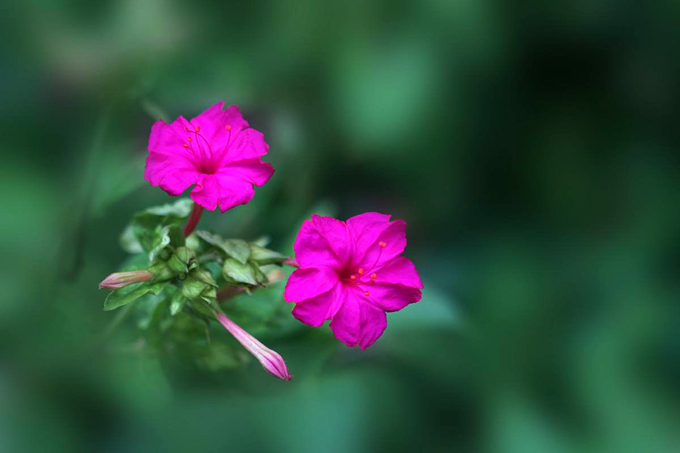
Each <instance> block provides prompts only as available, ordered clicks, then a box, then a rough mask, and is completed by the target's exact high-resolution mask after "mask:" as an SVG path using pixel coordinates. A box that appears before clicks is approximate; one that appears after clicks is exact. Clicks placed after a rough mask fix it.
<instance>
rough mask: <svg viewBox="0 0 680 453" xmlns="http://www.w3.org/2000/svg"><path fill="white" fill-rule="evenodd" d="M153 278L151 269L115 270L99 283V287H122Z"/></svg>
mask: <svg viewBox="0 0 680 453" xmlns="http://www.w3.org/2000/svg"><path fill="white" fill-rule="evenodd" d="M152 278H153V274H152V273H151V272H149V271H131V272H114V273H113V274H111V275H109V276H108V277H106V278H105V279H104V281H103V282H101V283H100V284H99V289H120V288H124V287H125V286H128V285H132V284H133V283H139V282H146V281H148V280H151V279H152Z"/></svg>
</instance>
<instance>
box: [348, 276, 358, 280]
mask: <svg viewBox="0 0 680 453" xmlns="http://www.w3.org/2000/svg"><path fill="white" fill-rule="evenodd" d="M349 278H350V279H351V280H356V279H357V276H356V275H350V276H349Z"/></svg>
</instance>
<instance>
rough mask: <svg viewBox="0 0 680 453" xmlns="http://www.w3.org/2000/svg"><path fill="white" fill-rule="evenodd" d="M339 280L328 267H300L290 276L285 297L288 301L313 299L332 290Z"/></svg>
mask: <svg viewBox="0 0 680 453" xmlns="http://www.w3.org/2000/svg"><path fill="white" fill-rule="evenodd" d="M338 281H339V279H338V275H337V274H336V273H335V271H333V270H332V269H330V268H328V267H318V268H315V267H311V268H307V269H298V270H296V271H295V272H293V273H292V274H291V275H290V277H289V278H288V283H287V284H286V289H285V291H284V292H283V298H284V300H286V301H287V302H301V301H303V300H306V299H311V298H313V297H316V296H318V295H319V294H322V293H325V292H326V291H329V290H331V289H332V288H333V287H334V286H335V285H336V284H337V283H338Z"/></svg>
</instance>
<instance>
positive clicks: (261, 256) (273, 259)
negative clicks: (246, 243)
mask: <svg viewBox="0 0 680 453" xmlns="http://www.w3.org/2000/svg"><path fill="white" fill-rule="evenodd" d="M250 259H251V260H252V261H255V262H256V263H257V264H259V265H261V266H264V265H265V264H281V263H283V261H284V260H285V259H286V256H285V255H282V254H280V253H278V252H275V251H273V250H269V249H267V248H264V247H262V246H260V245H257V244H254V243H252V242H251V243H250Z"/></svg>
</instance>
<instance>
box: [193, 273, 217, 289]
mask: <svg viewBox="0 0 680 453" xmlns="http://www.w3.org/2000/svg"><path fill="white" fill-rule="evenodd" d="M191 276H192V277H193V278H195V279H196V280H198V281H201V282H203V283H205V284H206V285H210V286H214V287H215V288H217V283H215V279H213V276H212V274H211V273H210V271H208V270H205V269H196V270H195V271H193V272H192V273H191Z"/></svg>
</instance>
